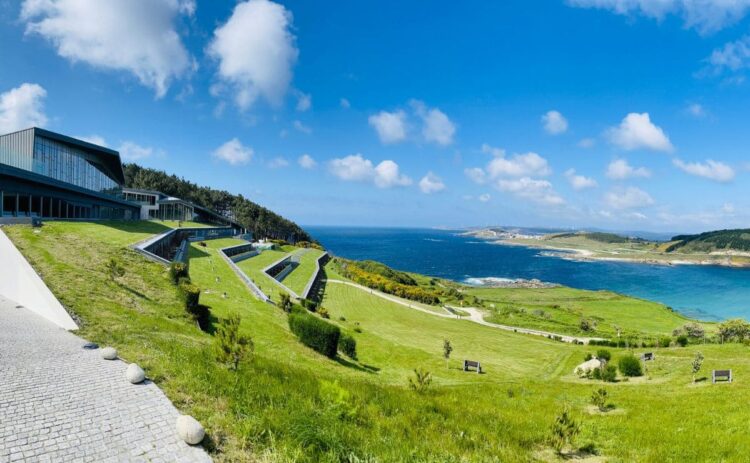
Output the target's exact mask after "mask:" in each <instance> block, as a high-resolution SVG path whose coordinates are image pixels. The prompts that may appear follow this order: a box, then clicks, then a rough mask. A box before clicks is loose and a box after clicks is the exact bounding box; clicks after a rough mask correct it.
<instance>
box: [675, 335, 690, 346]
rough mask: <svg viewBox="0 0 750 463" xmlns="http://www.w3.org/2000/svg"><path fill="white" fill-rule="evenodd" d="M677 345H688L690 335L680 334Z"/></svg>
mask: <svg viewBox="0 0 750 463" xmlns="http://www.w3.org/2000/svg"><path fill="white" fill-rule="evenodd" d="M677 345H679V346H680V347H685V346H687V345H688V337H687V336H685V335H684V334H681V335H680V336H677Z"/></svg>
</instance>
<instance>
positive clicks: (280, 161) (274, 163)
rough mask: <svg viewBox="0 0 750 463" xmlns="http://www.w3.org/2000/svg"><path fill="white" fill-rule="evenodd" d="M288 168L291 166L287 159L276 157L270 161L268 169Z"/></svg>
mask: <svg viewBox="0 0 750 463" xmlns="http://www.w3.org/2000/svg"><path fill="white" fill-rule="evenodd" d="M288 166H289V161H287V160H286V159H284V158H282V157H280V156H279V157H275V158H273V159H271V160H270V161H268V167H270V168H271V169H281V168H284V167H288Z"/></svg>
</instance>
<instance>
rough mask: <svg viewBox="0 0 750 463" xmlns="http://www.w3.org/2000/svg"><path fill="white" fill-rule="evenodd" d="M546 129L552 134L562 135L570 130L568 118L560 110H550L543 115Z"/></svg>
mask: <svg viewBox="0 0 750 463" xmlns="http://www.w3.org/2000/svg"><path fill="white" fill-rule="evenodd" d="M542 124H544V130H545V131H546V132H547V133H549V134H550V135H560V134H561V133H565V132H567V131H568V120H567V119H565V117H563V115H562V114H560V112H559V111H555V110H552V111H548V112H547V113H546V114H544V115H543V116H542Z"/></svg>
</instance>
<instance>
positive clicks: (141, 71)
mask: <svg viewBox="0 0 750 463" xmlns="http://www.w3.org/2000/svg"><path fill="white" fill-rule="evenodd" d="M194 11H195V2H194V1H192V0H191V1H185V0H109V1H106V2H103V1H100V0H25V1H24V2H23V4H22V6H21V19H22V20H23V21H25V22H26V33H27V34H30V35H39V36H41V37H44V38H45V39H47V40H48V41H50V42H51V43H52V44H53V45H54V46H55V48H56V49H57V54H58V55H60V56H62V57H63V58H66V59H68V60H70V61H72V62H79V61H80V62H84V63H88V64H90V65H91V66H93V67H95V68H100V69H107V70H114V71H126V72H129V73H131V74H133V75H134V76H135V77H136V78H138V80H139V81H140V82H141V84H143V85H145V86H147V87H150V88H152V89H153V90H154V91H155V92H156V96H157V97H162V96H164V94H165V93H166V92H167V90H168V88H169V85H170V83H171V82H172V80H173V79H175V78H179V77H182V76H183V75H185V74H186V73H187V72H188V71H190V69H191V68H192V66H193V59H192V57H191V56H190V55H189V53H188V52H187V50H186V49H185V46H184V45H183V43H182V40H181V39H180V35H179V34H178V33H177V31H176V29H175V20H176V19H177V18H178V17H179V16H181V15H185V16H191V15H192V14H193V12H194Z"/></svg>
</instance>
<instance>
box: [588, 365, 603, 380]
mask: <svg viewBox="0 0 750 463" xmlns="http://www.w3.org/2000/svg"><path fill="white" fill-rule="evenodd" d="M591 377H592V378H593V379H602V369H601V368H598V367H597V368H594V369H593V370H591Z"/></svg>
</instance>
